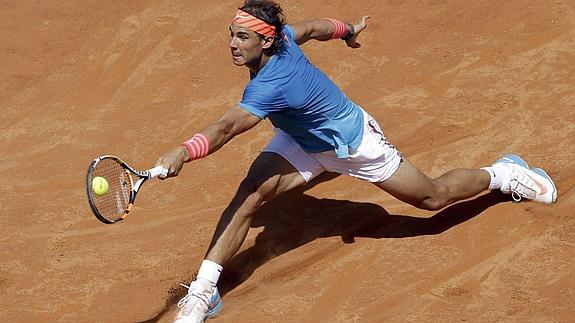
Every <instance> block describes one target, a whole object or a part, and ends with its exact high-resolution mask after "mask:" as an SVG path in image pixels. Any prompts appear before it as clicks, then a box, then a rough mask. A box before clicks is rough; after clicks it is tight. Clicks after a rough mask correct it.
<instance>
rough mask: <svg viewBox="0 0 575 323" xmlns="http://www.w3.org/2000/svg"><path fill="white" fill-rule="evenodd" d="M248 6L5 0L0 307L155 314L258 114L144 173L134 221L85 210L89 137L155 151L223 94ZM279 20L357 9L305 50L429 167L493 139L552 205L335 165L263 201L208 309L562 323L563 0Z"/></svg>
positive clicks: (360, 9)
mask: <svg viewBox="0 0 575 323" xmlns="http://www.w3.org/2000/svg"><path fill="white" fill-rule="evenodd" d="M240 4H241V3H240V2H238V3H235V2H230V3H227V4H222V3H221V2H217V1H205V0H200V1H171V0H169V1H135V2H134V1H129V2H126V1H124V2H118V1H109V0H103V1H97V2H94V1H83V0H78V1H55V0H49V1H40V2H33V3H32V2H29V1H3V3H1V4H0V33H1V35H2V36H1V37H0V84H2V86H0V106H1V108H2V114H3V116H2V118H0V145H1V150H2V155H1V156H0V176H1V178H2V179H1V183H2V185H1V186H0V210H1V214H2V216H1V217H0V231H1V234H0V242H1V243H2V248H1V249H0V250H1V251H0V252H1V253H0V255H1V259H2V261H1V262H0V303H1V304H2V310H1V311H0V321H2V322H48V321H58V322H134V321H159V322H169V321H170V320H171V318H172V317H173V315H174V313H175V307H174V303H175V302H177V299H178V297H179V296H181V295H182V293H184V292H185V290H184V289H183V288H181V287H179V285H178V284H179V283H188V282H189V280H190V279H191V278H193V276H194V274H195V271H196V269H197V267H198V265H199V263H200V261H201V259H202V258H203V255H204V252H205V249H206V246H207V244H208V243H209V241H210V238H211V234H212V230H213V228H214V226H215V223H216V222H217V220H218V217H219V214H220V213H221V212H222V210H223V208H224V207H225V206H226V204H227V202H228V200H229V199H230V198H231V197H232V195H233V194H234V192H235V189H236V187H237V185H238V184H239V182H240V181H241V179H242V178H243V176H244V175H245V174H246V171H247V169H248V166H249V164H250V162H251V161H252V160H253V159H254V158H255V157H256V155H257V154H258V152H259V150H260V149H261V148H262V147H263V146H264V145H265V144H266V143H267V141H268V140H269V138H270V137H271V135H272V130H271V127H270V125H269V123H268V122H265V123H262V125H261V126H258V129H254V130H252V131H250V132H249V133H246V134H243V135H241V136H240V137H238V138H236V139H234V140H233V141H232V142H231V143H229V144H228V145H227V146H226V147H225V148H224V149H223V150H221V151H220V152H218V153H216V154H215V155H213V156H210V157H208V158H206V159H203V160H200V161H197V162H194V163H192V164H190V165H188V166H187V167H186V168H185V170H184V171H183V172H182V174H181V175H180V177H179V178H177V179H174V180H169V181H165V182H150V183H148V184H147V185H146V186H145V187H144V189H143V190H142V192H141V194H140V195H139V197H138V199H139V200H138V201H137V205H136V208H135V210H134V211H133V213H132V214H131V215H130V216H129V217H128V219H127V220H126V221H125V222H124V223H121V224H117V225H104V224H101V223H100V222H98V221H97V220H96V219H95V218H94V217H93V216H92V215H91V212H90V209H89V207H88V204H87V201H86V197H85V191H84V190H85V188H84V180H85V178H84V177H85V172H86V168H87V166H88V164H89V162H90V161H91V160H92V159H93V158H94V157H96V156H98V155H101V154H116V155H118V156H120V157H122V158H124V159H125V160H126V161H127V162H128V163H130V164H132V165H133V166H135V167H136V168H140V169H142V168H147V167H151V166H152V165H153V164H154V162H155V161H156V159H157V158H158V157H159V156H160V155H161V154H163V153H164V152H165V151H167V150H168V149H171V148H172V147H173V146H174V145H176V144H178V143H180V142H182V141H183V140H185V139H187V138H188V137H190V136H191V135H192V134H193V133H194V132H195V131H198V130H200V129H201V128H202V127H204V126H206V125H207V124H208V123H209V122H210V121H212V120H214V118H217V117H218V116H219V114H221V113H222V112H223V111H224V110H225V109H226V108H227V107H229V106H230V105H233V104H236V102H238V101H239V100H240V98H241V94H242V90H243V87H244V85H245V84H246V82H247V80H248V72H247V70H246V69H245V68H237V67H235V66H234V65H233V64H232V61H231V55H230V52H229V49H228V47H227V39H228V30H227V28H228V24H229V21H230V19H231V18H232V15H233V13H234V12H235V10H236V8H237V6H239V5H240ZM281 4H282V5H283V7H284V9H285V11H286V14H287V17H288V20H289V21H298V20H307V19H313V18H320V17H336V18H339V19H342V20H358V19H359V18H360V17H361V16H362V15H366V14H367V15H371V19H370V20H369V21H368V29H367V30H366V31H365V32H364V33H362V35H361V36H360V37H361V38H360V41H361V43H362V44H363V47H362V48H361V49H358V50H351V49H349V48H346V47H345V46H344V44H343V43H342V42H339V41H332V42H326V43H319V42H315V43H310V44H306V46H304V50H305V52H306V53H307V54H308V55H309V57H310V59H311V61H312V62H313V63H315V64H316V65H318V66H319V67H320V68H321V69H323V70H324V71H325V72H326V73H327V74H328V75H330V76H331V77H332V79H333V80H334V81H335V82H337V83H338V84H339V85H340V86H341V87H342V88H343V89H344V91H345V92H346V93H347V94H348V96H350V97H351V98H352V99H353V100H354V101H355V102H357V103H358V104H360V105H362V106H363V107H364V108H365V109H366V110H367V111H369V112H370V113H371V114H372V115H374V116H375V117H376V118H377V119H378V120H379V121H380V124H381V125H382V127H383V128H384V130H385V132H386V135H387V136H388V138H389V139H390V140H391V141H392V143H394V144H395V145H396V146H397V147H398V148H399V149H400V150H401V151H402V152H403V153H404V154H405V155H406V156H407V157H408V158H409V159H410V160H411V161H412V162H414V163H415V164H416V165H418V166H419V167H420V168H421V169H422V170H424V171H425V172H427V173H428V174H430V175H431V176H438V175H440V174H441V173H443V172H444V171H447V170H449V169H451V168H453V167H473V168H476V167H482V166H487V165H490V164H491V163H492V162H493V161H494V160H495V159H497V158H498V157H500V155H502V154H504V153H508V152H514V153H517V154H520V155H521V156H522V157H524V158H525V159H526V160H527V161H528V162H530V163H532V164H534V165H533V166H540V167H543V168H545V169H546V170H548V172H549V173H550V175H551V176H552V177H553V178H554V179H555V181H556V184H557V186H558V190H559V202H558V203H557V204H556V205H554V206H551V207H548V206H543V205H540V204H536V203H522V204H512V203H510V202H508V199H507V198H506V197H502V196H501V195H499V194H487V195H484V196H481V197H479V198H477V199H474V200H471V201H469V202H465V203H461V204H458V205H456V206H454V207H452V208H449V209H447V210H444V211H441V212H426V211H420V210H417V209H415V208H412V207H410V206H408V205H405V204H403V203H401V202H398V201H397V200H395V199H393V198H391V197H390V196H389V195H387V194H385V193H383V192H381V191H379V190H378V189H376V188H375V187H373V186H371V185H368V184H366V183H362V182H360V181H357V180H352V179H350V178H344V177H339V178H336V179H334V180H332V181H329V182H320V181H318V182H316V183H314V184H315V185H309V186H308V187H306V188H305V189H304V190H301V191H298V192H293V193H290V194H287V195H285V196H282V197H280V198H278V199H277V200H276V201H274V202H271V203H269V204H267V205H266V206H265V207H264V208H263V209H262V210H261V212H260V213H259V214H258V216H257V218H256V221H255V223H254V228H253V229H252V230H251V231H250V234H249V236H248V240H247V241H246V243H245V244H244V246H243V247H242V249H241V252H240V253H239V254H238V256H237V257H236V258H234V260H233V261H232V263H231V264H229V265H228V266H227V267H226V268H225V272H224V276H223V277H222V284H221V288H222V291H223V292H225V293H226V294H225V296H224V312H223V313H222V315H221V316H219V317H218V318H217V319H215V320H213V322H406V321H410V322H456V321H457V322H459V321H472V322H543V321H544V322H567V321H571V320H573V317H575V301H574V300H575V295H574V287H575V263H574V259H575V248H574V244H575V217H574V214H573V210H574V209H575V195H574V186H575V171H574V169H575V162H574V160H575V150H574V148H573V147H574V144H575V141H574V139H573V138H575V112H574V111H575V72H574V67H575V55H574V53H575V5H573V3H572V2H571V1H564V0H561V1H534V0H533V1H527V0H522V1H520V0H509V1H504V2H502V1H496V0H481V1H479V0H470V1H455V0H443V1H442V0H428V1H423V2H422V1H402V0H386V1H370V0H365V1H341V0H335V1H329V2H327V1H323V0H321V1H302V0H295V1H287V0H286V1H282V2H281Z"/></svg>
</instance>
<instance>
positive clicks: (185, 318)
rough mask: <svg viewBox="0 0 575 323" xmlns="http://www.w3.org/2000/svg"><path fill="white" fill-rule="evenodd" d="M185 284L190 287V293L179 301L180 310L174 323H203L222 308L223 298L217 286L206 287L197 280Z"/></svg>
mask: <svg viewBox="0 0 575 323" xmlns="http://www.w3.org/2000/svg"><path fill="white" fill-rule="evenodd" d="M183 286H185V287H186V288H188V294H187V295H186V296H184V297H183V298H182V299H180V301H179V302H178V307H179V308H180V312H179V313H178V315H177V316H176V319H175V320H174V323H201V322H204V321H205V320H206V319H207V318H209V317H214V316H216V315H217V314H218V313H219V312H220V311H221V310H222V299H221V298H220V293H219V292H218V288H217V287H210V288H206V287H205V286H203V284H201V283H199V282H197V281H193V282H192V283H191V284H190V286H186V285H183Z"/></svg>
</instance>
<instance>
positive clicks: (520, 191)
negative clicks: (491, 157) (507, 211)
mask: <svg viewBox="0 0 575 323" xmlns="http://www.w3.org/2000/svg"><path fill="white" fill-rule="evenodd" d="M493 166H494V167H505V168H506V170H507V171H508V173H507V174H508V176H506V178H504V179H503V182H502V185H501V192H503V193H506V194H511V198H512V199H513V201H514V202H520V201H522V200H523V199H528V200H532V201H537V202H541V203H545V204H552V203H555V202H556V201H557V188H556V187H555V183H553V180H552V179H551V177H550V176H549V175H548V174H547V173H546V172H545V171H544V170H543V169H541V168H533V169H529V166H528V165H527V163H526V162H525V161H524V160H523V159H521V157H519V156H517V155H512V154H509V155H505V156H503V157H502V158H500V159H498V160H497V161H496V162H495V163H494V164H493Z"/></svg>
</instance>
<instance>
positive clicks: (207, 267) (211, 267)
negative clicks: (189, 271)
mask: <svg viewBox="0 0 575 323" xmlns="http://www.w3.org/2000/svg"><path fill="white" fill-rule="evenodd" d="M222 269H223V267H222V266H220V265H218V264H216V263H215V262H213V261H210V260H204V261H202V265H201V266H200V270H198V277H197V278H196V280H197V281H198V282H200V283H202V284H205V283H209V284H210V285H211V286H212V287H214V286H216V284H217V283H218V279H220V274H221V272H222Z"/></svg>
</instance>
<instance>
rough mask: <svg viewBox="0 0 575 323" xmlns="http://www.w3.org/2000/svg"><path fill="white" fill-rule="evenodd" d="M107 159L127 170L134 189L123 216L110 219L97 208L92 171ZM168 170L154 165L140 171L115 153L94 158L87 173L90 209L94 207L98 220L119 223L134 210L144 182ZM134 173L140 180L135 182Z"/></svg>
mask: <svg viewBox="0 0 575 323" xmlns="http://www.w3.org/2000/svg"><path fill="white" fill-rule="evenodd" d="M105 159H110V160H113V161H115V162H117V163H118V164H119V165H120V166H121V167H122V168H123V169H124V171H125V172H126V175H128V176H127V177H128V178H129V179H130V184H131V187H132V189H131V190H130V194H129V198H128V205H127V206H126V209H125V210H124V213H123V214H122V216H121V217H120V218H118V219H117V220H110V219H108V218H106V217H104V216H103V215H102V214H101V213H100V212H99V211H98V208H96V206H95V203H94V195H93V194H94V192H92V183H91V182H92V178H93V176H92V173H93V170H94V169H95V168H96V165H98V163H99V162H101V161H102V160H105ZM166 173H167V170H165V169H163V167H161V166H158V167H154V168H151V169H149V170H146V171H139V170H136V169H134V168H133V167H131V166H130V165H128V164H127V163H126V162H125V161H123V160H122V159H120V158H119V157H117V156H114V155H103V156H100V157H98V158H96V159H94V160H93V161H92V162H91V163H90V166H89V167H88V173H87V175H86V193H87V194H88V202H89V203H88V204H90V209H92V213H94V215H95V216H96V218H97V219H98V220H100V221H101V222H103V223H106V224H113V223H117V222H120V221H122V220H124V218H125V217H126V216H127V215H128V214H129V213H130V211H131V210H132V208H133V206H134V201H135V200H136V195H137V194H138V191H139V190H140V187H142V184H143V183H144V182H145V181H147V180H148V179H151V178H154V177H156V176H158V175H160V174H166ZM132 175H134V176H136V177H137V178H138V180H137V181H136V182H135V183H134V179H133V177H132Z"/></svg>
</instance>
